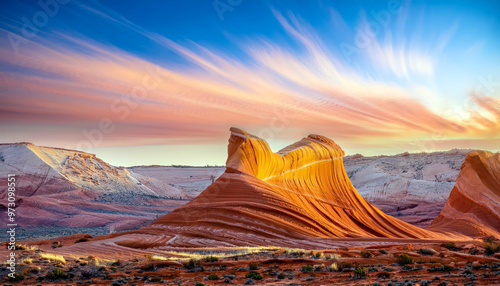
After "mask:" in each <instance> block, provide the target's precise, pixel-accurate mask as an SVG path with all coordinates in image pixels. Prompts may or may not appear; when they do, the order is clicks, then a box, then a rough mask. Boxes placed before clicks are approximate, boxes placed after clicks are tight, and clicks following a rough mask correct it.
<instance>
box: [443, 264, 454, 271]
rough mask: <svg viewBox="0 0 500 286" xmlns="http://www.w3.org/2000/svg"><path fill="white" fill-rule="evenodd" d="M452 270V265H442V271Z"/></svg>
mask: <svg viewBox="0 0 500 286" xmlns="http://www.w3.org/2000/svg"><path fill="white" fill-rule="evenodd" d="M451 271H453V267H451V265H448V264H445V265H443V272H451Z"/></svg>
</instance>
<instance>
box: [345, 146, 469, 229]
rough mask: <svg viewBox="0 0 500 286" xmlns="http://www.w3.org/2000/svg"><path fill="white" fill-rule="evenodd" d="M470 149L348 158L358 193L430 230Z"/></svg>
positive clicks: (348, 166) (346, 161)
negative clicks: (429, 227)
mask: <svg viewBox="0 0 500 286" xmlns="http://www.w3.org/2000/svg"><path fill="white" fill-rule="evenodd" d="M468 152H470V150H457V149H454V150H450V151H446V152H433V153H411V154H410V153H407V152H405V153H402V154H398V155H391V156H373V157H363V156H361V155H359V154H357V155H352V156H346V157H345V158H344V165H345V168H346V171H347V174H348V175H349V178H350V180H351V182H352V184H353V185H354V187H355V188H356V190H357V191H358V192H359V193H360V194H361V195H362V196H363V197H364V198H365V199H367V200H368V201H369V202H370V203H372V204H373V205H375V206H377V207H378V208H379V209H381V210H382V211H383V212H384V213H386V214H390V215H392V216H395V217H397V218H399V219H401V220H403V221H406V222H409V223H411V224H413V225H417V226H420V227H427V226H428V225H429V224H430V223H431V221H432V220H433V219H435V218H436V217H437V215H438V214H439V212H440V211H441V210H442V209H443V206H444V204H445V203H446V200H447V199H448V197H449V196H450V192H451V190H452V189H453V186H454V185H455V181H456V179H457V177H458V173H459V172H460V166H461V165H462V163H463V162H464V159H465V156H466V155H467V153H468Z"/></svg>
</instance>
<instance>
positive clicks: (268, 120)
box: [0, 13, 500, 147]
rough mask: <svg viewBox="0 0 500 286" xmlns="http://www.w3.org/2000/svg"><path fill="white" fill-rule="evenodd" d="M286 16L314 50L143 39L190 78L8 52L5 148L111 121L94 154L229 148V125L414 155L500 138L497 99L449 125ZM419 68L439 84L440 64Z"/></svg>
mask: <svg viewBox="0 0 500 286" xmlns="http://www.w3.org/2000/svg"><path fill="white" fill-rule="evenodd" d="M276 17H277V19H278V20H279V21H280V23H281V24H282V25H283V27H284V28H285V30H286V31H287V32H288V33H289V35H290V37H292V38H293V39H295V40H296V41H297V42H298V43H300V44H301V45H302V47H303V50H300V51H297V50H291V49H288V48H287V47H283V46H280V45H277V44H275V43H272V42H269V41H265V40H262V41H261V42H259V43H250V44H249V45H247V46H246V48H245V50H244V52H245V53H246V55H247V56H248V59H247V60H245V61H243V60H240V59H238V58H237V57H234V56H233V57H232V56H230V55H226V54H224V53H222V52H217V51H214V50H209V49H208V48H206V47H203V46H199V45H197V44H194V43H192V44H190V45H180V44H177V43H175V42H172V41H171V40H169V39H166V38H163V37H162V36H160V35H156V34H151V33H147V32H144V31H141V33H143V34H144V35H145V36H147V37H148V38H150V39H151V40H153V41H155V42H156V43H157V44H158V45H160V46H162V47H163V48H165V49H166V51H169V52H172V51H173V52H175V53H176V54H177V55H178V56H179V57H180V58H182V59H183V60H185V61H186V62H189V65H187V66H184V67H182V68H180V67H178V66H177V67H174V66H172V67H171V66H168V65H165V64H163V65H161V66H160V65H157V64H156V63H154V62H151V61H148V60H145V59H142V58H140V57H138V56H136V55H133V54H131V53H128V52H126V51H123V50H120V49H118V48H116V47H111V46H106V45H103V44H99V43H96V42H94V41H92V40H90V39H85V38H81V37H75V36H71V35H65V34H61V35H59V36H60V37H62V38H63V39H64V40H65V41H66V42H67V43H68V44H66V45H56V44H53V43H50V42H40V43H36V44H33V45H30V46H29V47H26V49H25V52H24V53H22V54H16V53H15V52H14V51H13V50H12V49H10V48H9V47H8V46H2V47H1V48H0V61H1V62H2V63H3V64H4V65H7V66H9V67H11V69H9V71H7V72H4V73H3V77H2V78H1V81H2V88H1V93H2V97H1V100H0V103H1V105H0V120H2V122H5V123H8V124H12V125H15V126H17V127H18V128H17V129H16V130H17V131H14V132H12V130H10V129H9V133H8V134H7V130H6V129H3V130H2V129H0V130H2V133H4V134H5V136H3V140H6V141H13V140H17V139H19V138H25V139H24V140H27V141H35V142H37V141H36V140H38V141H40V142H43V143H44V144H52V145H58V142H68V144H73V146H72V147H75V146H76V145H77V144H78V142H81V141H82V140H87V139H88V136H86V135H85V134H89V132H91V131H92V130H94V129H96V128H99V126H100V125H99V124H100V122H101V121H103V120H108V121H110V122H112V124H113V128H112V129H113V131H110V132H107V133H105V134H104V135H103V140H100V141H99V142H98V144H97V145H98V146H95V147H99V146H116V145H120V146H123V145H141V144H172V142H175V144H178V143H192V142H200V144H203V143H207V142H213V141H217V140H219V139H221V138H226V137H227V128H228V127H229V126H241V127H244V128H246V129H249V130H254V131H253V133H256V134H257V135H261V136H264V137H266V136H272V137H274V138H288V137H296V136H298V135H297V134H300V135H305V134H307V133H321V134H324V135H326V136H329V137H331V138H333V139H335V140H341V141H342V142H343V143H344V144H353V145H356V144H365V143H367V144H368V146H370V144H371V146H377V147H380V146H384V145H387V144H388V143H387V142H391V144H392V142H400V143H397V144H399V146H408V144H411V142H414V141H418V140H429V137H430V134H434V133H439V134H441V137H440V138H439V140H441V141H442V140H445V141H446V140H450V141H449V142H453V140H460V142H472V141H467V140H475V141H473V142H476V141H477V140H487V141H488V140H490V141H491V140H498V138H499V137H500V135H499V130H500V129H499V119H500V100H498V98H494V97H493V96H485V95H473V96H472V99H473V102H474V103H475V104H476V106H475V110H476V111H475V112H474V113H473V114H471V117H470V118H469V120H455V119H449V118H447V117H445V116H444V115H443V114H440V113H438V112H436V111H433V110H432V108H430V106H427V105H426V104H425V103H424V102H423V101H421V100H419V99H418V98H415V97H414V96H413V95H412V93H411V92H410V91H408V90H407V89H406V87H403V86H399V85H397V84H394V83H385V82H381V81H376V80H373V79H369V78H365V77H363V75H360V74H357V73H355V72H354V71H352V70H351V69H350V68H349V67H348V66H346V65H342V64H341V61H340V60H339V59H336V58H335V57H334V56H333V55H331V54H329V53H328V51H327V50H325V49H324V47H323V44H322V43H321V41H320V40H319V39H318V38H317V37H314V36H313V35H312V34H310V33H305V31H306V30H304V28H302V27H301V26H300V25H299V23H297V22H296V21H295V22H293V23H290V22H289V21H288V20H287V19H285V18H284V17H283V16H281V15H280V14H279V13H276ZM76 47H77V48H76ZM379 52H381V53H382V50H380V51H379ZM389 54H390V55H393V53H392V51H391V53H389ZM393 60H394V61H396V59H393ZM404 60H405V61H406V60H408V59H407V58H405V59H404ZM393 68H394V69H397V68H399V66H397V64H395V63H393ZM416 68H417V69H418V68H421V69H422V70H423V72H424V73H426V74H432V72H430V70H431V69H432V63H430V62H427V61H426V66H424V67H416ZM14 70H16V71H14ZM405 76H406V75H405ZM464 92H467V91H464ZM23 126H24V127H23ZM33 126H35V127H38V128H39V130H42V131H43V132H40V133H38V134H37V137H36V138H33V137H30V134H29V132H28V131H27V130H31V128H32V127H33ZM61 130H64V132H61ZM269 130H271V131H272V135H270V134H269ZM16 132H17V133H16ZM389 145H390V144H389ZM391 146H393V145H391Z"/></svg>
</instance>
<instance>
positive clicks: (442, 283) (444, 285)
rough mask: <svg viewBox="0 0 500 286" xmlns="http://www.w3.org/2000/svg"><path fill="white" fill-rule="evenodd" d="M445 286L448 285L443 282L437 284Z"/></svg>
mask: <svg viewBox="0 0 500 286" xmlns="http://www.w3.org/2000/svg"><path fill="white" fill-rule="evenodd" d="M446 285H448V283H446V281H443V282H441V283H439V284H438V285H437V286H446Z"/></svg>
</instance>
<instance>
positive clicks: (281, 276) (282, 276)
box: [277, 272, 286, 280]
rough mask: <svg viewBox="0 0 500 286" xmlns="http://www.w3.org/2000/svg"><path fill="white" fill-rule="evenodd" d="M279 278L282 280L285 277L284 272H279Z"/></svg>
mask: <svg viewBox="0 0 500 286" xmlns="http://www.w3.org/2000/svg"><path fill="white" fill-rule="evenodd" d="M277 278H278V279H279V280H283V279H285V278H286V275H285V273H283V272H281V273H280V274H278V277H277Z"/></svg>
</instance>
